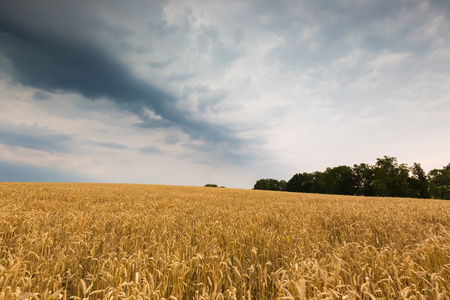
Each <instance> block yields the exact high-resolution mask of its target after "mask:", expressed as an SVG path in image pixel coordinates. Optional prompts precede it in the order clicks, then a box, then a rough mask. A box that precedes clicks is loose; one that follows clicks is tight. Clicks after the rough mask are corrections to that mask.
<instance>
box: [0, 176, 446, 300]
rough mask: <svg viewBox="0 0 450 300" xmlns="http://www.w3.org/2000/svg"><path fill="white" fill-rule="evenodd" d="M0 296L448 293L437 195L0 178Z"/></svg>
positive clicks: (229, 296)
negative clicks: (2, 180)
mask: <svg viewBox="0 0 450 300" xmlns="http://www.w3.org/2000/svg"><path fill="white" fill-rule="evenodd" d="M0 208H1V209H0V299H69V298H71V299H83V298H88V299H125V298H127V299H161V298H165V299H449V298H450V201H447V202H445V201H437V200H413V199H393V198H363V197H346V196H328V195H314V194H292V193H281V192H264V191H248V190H232V189H213V188H196V187H169V186H150V185H116V184H38V183H36V184H31V183H30V184H29V183H25V184H24V183H21V184H14V183H1V184H0Z"/></svg>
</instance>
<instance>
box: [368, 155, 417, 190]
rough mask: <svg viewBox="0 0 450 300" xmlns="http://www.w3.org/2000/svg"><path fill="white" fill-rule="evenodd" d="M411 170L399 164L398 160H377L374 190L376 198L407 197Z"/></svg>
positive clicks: (385, 157)
mask: <svg viewBox="0 0 450 300" xmlns="http://www.w3.org/2000/svg"><path fill="white" fill-rule="evenodd" d="M408 178H409V170H408V167H407V165H406V164H398V163H397V158H395V157H388V156H384V157H383V158H377V162H376V164H375V167H374V180H373V188H374V190H375V195H376V196H384V197H407V196H408V192H409V191H408Z"/></svg>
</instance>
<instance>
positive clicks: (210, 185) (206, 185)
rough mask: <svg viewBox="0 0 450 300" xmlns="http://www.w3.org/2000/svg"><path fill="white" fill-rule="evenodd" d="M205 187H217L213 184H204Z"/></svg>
mask: <svg viewBox="0 0 450 300" xmlns="http://www.w3.org/2000/svg"><path fill="white" fill-rule="evenodd" d="M205 187H218V186H217V184H214V183H207V184H205Z"/></svg>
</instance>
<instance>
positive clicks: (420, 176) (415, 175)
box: [409, 163, 430, 198]
mask: <svg viewBox="0 0 450 300" xmlns="http://www.w3.org/2000/svg"><path fill="white" fill-rule="evenodd" d="M410 171H411V174H412V176H411V177H410V178H409V197H413V198H430V192H429V184H428V178H427V175H426V173H425V171H424V170H423V169H422V166H421V165H420V164H419V163H414V164H413V166H412V167H411V169H410Z"/></svg>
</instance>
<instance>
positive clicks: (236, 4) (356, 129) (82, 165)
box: [0, 0, 450, 188]
mask: <svg viewBox="0 0 450 300" xmlns="http://www.w3.org/2000/svg"><path fill="white" fill-rule="evenodd" d="M384 155H388V156H394V157H397V159H398V161H399V162H401V163H407V164H408V165H410V166H411V165H412V163H413V162H419V163H421V164H422V167H423V168H424V169H425V171H427V172H428V171H430V170H431V169H433V168H440V167H442V166H443V165H446V164H448V163H449V162H450V1H448V0H440V1H439V0H436V1H434V0H431V1H417V0H396V1H392V0H379V1H370V0H359V1H358V0H355V1H345V0H333V1H331V0H328V1H325V0H316V1H312V0H303V1H298V0H296V1H273V0H266V1H256V0H255V1H206V0H205V1H59V0H58V1H56V0H55V1H48V0H40V1H21V0H2V1H1V2H0V181H87V182H124V183H151V184H172V185H204V184H206V183H216V184H219V185H224V186H227V187H237V188H251V187H253V184H254V183H255V182H256V180H257V179H260V178H276V179H285V180H289V179H290V178H291V177H292V175H294V174H295V173H298V172H313V171H316V170H317V171H323V170H325V168H326V167H335V166H339V165H349V166H352V165H353V164H358V163H362V162H365V163H369V164H374V163H375V161H376V158H379V157H383V156H384Z"/></svg>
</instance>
